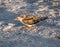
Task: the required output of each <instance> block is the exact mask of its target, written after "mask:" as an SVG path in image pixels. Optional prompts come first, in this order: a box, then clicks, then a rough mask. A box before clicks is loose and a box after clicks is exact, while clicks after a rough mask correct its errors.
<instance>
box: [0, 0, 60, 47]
mask: <svg viewBox="0 0 60 47" xmlns="http://www.w3.org/2000/svg"><path fill="white" fill-rule="evenodd" d="M20 14H33V15H37V16H42V17H45V16H48V17H49V19H47V20H45V21H41V22H39V23H38V24H37V26H34V27H32V28H29V29H25V28H21V26H22V25H23V24H22V23H20V21H14V20H13V19H14V18H15V17H17V16H19V15H20ZM0 47H60V5H59V4H58V5H54V4H53V0H52V1H51V2H48V1H45V2H43V0H42V1H40V0H29V1H28V0H10V1H8V0H1V1H0Z"/></svg>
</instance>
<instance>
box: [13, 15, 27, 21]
mask: <svg viewBox="0 0 60 47" xmlns="http://www.w3.org/2000/svg"><path fill="white" fill-rule="evenodd" d="M24 18H26V15H20V16H18V17H16V18H14V19H13V20H20V21H21V20H23V19H24Z"/></svg>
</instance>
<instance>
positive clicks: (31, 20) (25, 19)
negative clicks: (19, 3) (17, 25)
mask: <svg viewBox="0 0 60 47" xmlns="http://www.w3.org/2000/svg"><path fill="white" fill-rule="evenodd" d="M47 18H48V17H40V16H35V15H29V14H23V15H20V16H18V17H17V18H15V19H14V20H20V21H21V22H22V23H23V24H25V25H26V26H28V27H31V26H33V25H35V24H37V23H38V22H40V21H43V20H45V19H47Z"/></svg>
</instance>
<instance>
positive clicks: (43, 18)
mask: <svg viewBox="0 0 60 47" xmlns="http://www.w3.org/2000/svg"><path fill="white" fill-rule="evenodd" d="M46 19H48V17H41V18H40V21H43V20H46Z"/></svg>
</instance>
